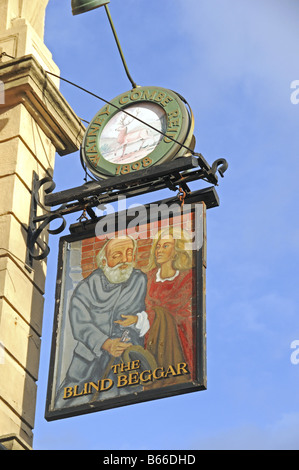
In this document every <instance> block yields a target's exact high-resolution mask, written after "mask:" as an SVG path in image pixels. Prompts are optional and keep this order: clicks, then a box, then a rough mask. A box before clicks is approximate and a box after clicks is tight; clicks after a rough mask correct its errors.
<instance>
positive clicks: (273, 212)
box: [34, 0, 299, 450]
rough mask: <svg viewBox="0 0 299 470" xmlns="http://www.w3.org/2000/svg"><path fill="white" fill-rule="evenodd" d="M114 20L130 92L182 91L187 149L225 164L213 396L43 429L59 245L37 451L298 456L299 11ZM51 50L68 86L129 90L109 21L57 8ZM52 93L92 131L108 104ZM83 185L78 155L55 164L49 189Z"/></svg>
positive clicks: (149, 5)
mask: <svg viewBox="0 0 299 470" xmlns="http://www.w3.org/2000/svg"><path fill="white" fill-rule="evenodd" d="M109 8H110V12H111V15H112V17H113V20H114V23H115V27H116V30H117V32H118V36H119V39H120V42H121V45H122V48H123V51H124V54H125V57H126V61H127V64H128V67H129V70H130V72H131V75H132V76H133V78H134V79H135V81H136V82H137V83H138V84H139V85H148V86H149V85H153V86H154V85H155V86H162V87H165V88H169V89H172V90H175V91H177V92H179V93H180V94H182V95H183V96H184V97H185V98H186V99H187V100H188V102H189V103H190V105H191V107H192V110H193V112H194V116H195V136H196V140H197V144H196V151H197V152H201V153H202V154H203V155H204V156H205V158H206V159H207V160H208V161H209V163H213V161H214V160H216V159H217V158H220V157H224V158H226V159H227V161H228V162H229V169H228V171H227V172H226V174H225V178H224V179H221V181H220V184H219V187H218V188H217V192H218V195H219V197H220V207H219V208H216V209H211V210H209V211H208V213H207V230H208V231H207V237H208V268H207V364H208V389H207V391H203V392H198V393H192V394H188V395H182V396H179V397H172V398H168V399H162V400H157V401H153V402H149V403H144V404H137V405H133V406H129V407H123V408H118V409H115V410H108V411H103V412H98V413H93V414H89V415H85V416H79V417H75V418H69V419H64V420H60V421H54V422H50V423H48V422H46V421H45V419H44V407H45V397H46V388H47V376H48V365H49V357H50V345H51V334H52V322H53V315H54V295H55V280H56V264H57V247H58V241H59V236H52V237H51V240H50V247H51V253H50V255H49V258H48V276H47V283H46V295H45V313H44V327H43V337H42V352H41V367H40V375H39V380H38V402H37V413H36V424H35V430H34V434H35V439H34V448H35V449H86V450H89V449H123V450H124V449H127V450H130V449H155V450H160V449H173V450H174V449H189V450H193V449H298V448H299V396H298V385H299V364H297V365H296V364H293V363H292V362H291V354H292V352H293V350H292V349H291V346H290V345H291V343H292V342H293V341H294V340H299V321H298V292H299V290H298V258H299V256H298V255H299V242H298V240H299V223H298V210H297V209H296V203H297V198H298V192H299V191H298V183H297V171H298V170H299V159H298V154H299V144H298V123H299V104H297V105H296V104H293V103H292V102H291V99H290V98H291V93H292V91H293V90H292V89H291V83H292V81H294V80H299V62H298V40H299V38H298V36H299V33H298V20H299V5H298V2H297V1H296V0H226V1H225V2H224V1H223V0H162V1H161V0H151V1H150V2H148V1H146V0H111V3H110V5H109ZM45 42H46V44H47V46H48V48H49V49H50V51H51V52H52V54H53V59H54V61H55V62H56V64H57V65H58V66H59V68H60V70H61V76H62V77H65V78H67V79H69V80H71V81H73V82H75V83H77V84H79V85H80V86H83V87H85V88H87V89H88V90H90V91H92V92H94V93H96V94H99V95H100V96H102V97H104V98H105V99H108V100H109V99H112V98H114V97H115V96H117V95H118V94H120V93H122V92H124V91H127V90H129V89H130V87H131V85H130V83H129V81H128V79H127V77H126V75H125V72H124V69H123V67H122V63H121V60H120V57H119V55H118V51H117V49H116V45H115V42H114V39H113V36H112V32H111V30H110V27H109V24H108V20H107V17H106V14H105V10H104V8H101V9H98V10H95V11H93V12H89V13H86V14H84V15H80V16H77V17H73V16H72V15H71V1H70V0H50V2H49V5H48V8H47V18H46V32H45ZM61 91H62V93H63V94H64V96H65V98H66V99H67V100H68V101H69V103H70V105H71V106H72V107H73V109H74V110H75V112H76V113H77V114H78V115H79V116H80V117H81V118H83V119H86V120H87V121H89V120H90V119H91V118H92V117H93V116H94V115H95V114H96V112H97V111H98V110H99V109H100V108H101V107H102V103H101V102H100V101H98V100H96V99H95V98H92V97H90V96H89V95H87V94H85V93H83V92H82V91H80V90H78V89H76V88H74V87H71V86H70V85H67V84H65V83H61ZM66 175H67V176H66ZM83 178H84V174H83V170H82V168H81V166H80V162H79V152H76V153H74V154H71V155H68V156H65V157H59V156H58V155H57V158H56V167H55V174H54V180H55V182H56V184H57V188H56V189H57V190H62V189H68V188H71V187H74V186H77V185H80V184H82V183H83ZM203 186H205V183H197V184H193V188H194V189H195V188H196V189H198V188H200V187H203ZM171 194H172V193H169V192H168V191H164V192H163V193H162V195H161V194H160V195H158V194H154V196H153V195H152V196H151V200H158V199H159V196H161V197H164V196H165V195H166V197H168V196H170V195H171ZM138 202H139V201H138ZM141 202H142V201H141ZM77 217H79V214H78V215H74V216H70V217H69V218H68V220H67V222H68V225H69V224H70V223H72V222H73V221H74V220H76V218H77ZM67 231H68V230H66V231H65V233H67ZM296 357H297V356H296ZM298 357H299V354H298Z"/></svg>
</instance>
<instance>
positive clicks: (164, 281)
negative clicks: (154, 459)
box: [46, 204, 206, 420]
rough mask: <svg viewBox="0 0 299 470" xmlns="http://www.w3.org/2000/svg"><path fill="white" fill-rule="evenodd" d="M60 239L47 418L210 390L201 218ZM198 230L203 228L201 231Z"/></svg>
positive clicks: (187, 216)
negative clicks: (198, 239)
mask: <svg viewBox="0 0 299 470" xmlns="http://www.w3.org/2000/svg"><path fill="white" fill-rule="evenodd" d="M199 206H200V207H201V212H200V214H201V222H200V224H199V227H200V230H201V231H202V233H201V237H202V242H201V244H200V246H199V247H198V246H197V248H196V249H194V246H193V244H192V234H193V236H194V224H195V220H194V219H195V215H194V211H192V210H191V211H190V212H189V213H187V214H184V215H183V216H181V217H169V218H166V219H163V220H159V221H156V222H155V223H151V224H149V223H145V224H144V225H141V226H139V228H138V229H139V230H138V233H137V234H136V232H134V234H133V233H130V230H129V229H128V230H126V231H125V233H114V234H113V237H112V236H110V235H109V234H106V236H105V237H102V238H101V239H99V238H97V237H96V236H95V234H94V233H93V234H92V235H90V236H88V237H86V236H85V235H84V234H80V233H79V234H74V235H69V236H66V237H63V238H62V239H61V242H60V255H59V266H58V278H57V292H56V304H57V308H56V314H55V322H54V330H53V343H52V353H51V364H50V374H49V385H48V397H47V406H46V419H48V420H51V419H59V418H63V417H67V416H71V415H76V414H83V413H86V412H90V411H97V410H101V409H108V408H113V407H117V406H122V405H126V404H133V403H137V402H141V401H147V400H152V399H156V398H163V397H167V396H171V395H175V394H182V393H187V392H191V391H196V390H202V389H205V387H206V385H205V299H204V297H205V237H204V231H205V228H204V226H205V212H204V205H203V204H200V205H199ZM197 230H198V229H197Z"/></svg>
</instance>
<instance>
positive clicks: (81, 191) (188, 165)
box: [45, 157, 198, 207]
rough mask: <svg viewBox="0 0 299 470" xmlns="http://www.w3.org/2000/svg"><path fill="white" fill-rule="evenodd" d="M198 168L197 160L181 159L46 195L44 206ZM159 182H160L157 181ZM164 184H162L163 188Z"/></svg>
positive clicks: (150, 181) (190, 158)
mask: <svg viewBox="0 0 299 470" xmlns="http://www.w3.org/2000/svg"><path fill="white" fill-rule="evenodd" d="M196 167H198V164H197V159H196V158H195V157H181V158H178V159H176V160H173V161H172V162H169V163H167V164H164V165H163V164H162V165H159V166H156V167H150V168H147V169H144V170H139V171H138V172H136V173H133V174H128V175H120V176H117V178H115V177H112V178H109V179H107V180H102V181H101V182H95V181H92V182H89V183H86V184H84V185H82V186H78V187H76V188H72V189H66V190H65V191H60V192H58V193H52V194H46V195H45V205H46V206H51V207H52V206H57V205H59V204H65V203H67V202H71V201H74V200H76V199H77V200H78V199H83V198H84V197H89V196H97V195H99V194H101V193H104V192H106V191H108V190H112V189H113V190H117V189H120V188H122V190H125V188H126V187H128V186H132V185H134V184H135V185H137V184H138V186H140V184H144V183H145V182H146V183H147V184H149V183H153V184H154V182H155V180H157V179H159V178H161V177H163V176H171V175H172V173H173V172H178V171H179V172H182V171H186V170H189V169H193V168H196ZM159 181H160V180H159ZM165 186H166V184H165V183H164V187H165Z"/></svg>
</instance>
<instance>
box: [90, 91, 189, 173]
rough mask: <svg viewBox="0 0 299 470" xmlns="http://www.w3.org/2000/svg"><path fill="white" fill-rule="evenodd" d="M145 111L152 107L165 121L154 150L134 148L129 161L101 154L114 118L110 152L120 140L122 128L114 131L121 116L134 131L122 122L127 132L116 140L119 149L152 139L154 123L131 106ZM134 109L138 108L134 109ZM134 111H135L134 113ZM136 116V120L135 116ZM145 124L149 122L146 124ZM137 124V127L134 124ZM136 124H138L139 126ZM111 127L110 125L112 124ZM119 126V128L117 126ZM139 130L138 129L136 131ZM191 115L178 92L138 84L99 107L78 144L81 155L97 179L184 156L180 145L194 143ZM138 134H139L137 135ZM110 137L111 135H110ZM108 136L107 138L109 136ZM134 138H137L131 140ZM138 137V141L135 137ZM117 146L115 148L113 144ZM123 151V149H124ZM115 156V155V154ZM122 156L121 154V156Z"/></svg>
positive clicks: (134, 170)
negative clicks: (147, 150)
mask: <svg viewBox="0 0 299 470" xmlns="http://www.w3.org/2000/svg"><path fill="white" fill-rule="evenodd" d="M138 106H139V108H140V110H142V107H143V110H144V111H145V110H146V109H147V107H148V109H150V108H149V107H152V106H155V108H157V109H158V110H160V111H159V113H162V114H163V116H164V118H165V119H164V120H165V132H163V131H162V129H161V131H162V132H163V134H164V135H163V134H157V132H156V135H159V137H160V141H159V142H158V143H157V144H156V146H155V147H153V150H152V151H150V152H149V153H145V154H144V155H143V156H142V152H141V151H140V149H139V153H140V155H139V157H138V151H136V149H135V155H137V156H136V157H135V158H133V159H132V160H131V161H130V159H129V160H128V159H127V160H126V159H125V160H124V161H123V162H122V159H121V158H120V159H119V160H111V161H110V160H109V159H107V158H106V155H103V151H102V150H101V148H102V147H101V145H100V141H101V137H102V135H103V132H104V131H105V129H107V128H108V126H110V123H112V122H113V119H117V117H118V116H119V118H118V121H115V123H114V134H115V136H114V139H111V138H110V139H108V140H107V141H108V143H109V142H110V141H111V140H112V141H114V144H113V145H114V147H113V146H112V143H111V144H110V143H109V145H111V146H112V147H111V148H114V150H113V152H114V153H117V142H119V141H120V136H121V131H119V133H118V134H116V132H117V131H116V128H117V122H118V125H120V124H119V121H120V119H130V120H131V124H130V125H134V128H135V130H134V129H133V131H132V130H131V132H130V131H128V129H129V127H128V126H125V125H123V130H124V129H126V130H125V131H124V132H125V133H126V137H124V136H123V133H122V138H121V139H122V140H121V142H122V141H123V143H119V144H118V145H119V150H121V148H122V149H127V147H129V148H130V146H132V145H133V146H134V142H135V146H136V142H140V144H138V145H140V146H141V147H143V145H146V142H151V140H152V139H153V135H152V136H150V133H153V132H154V131H153V129H156V125H154V126H153V125H150V124H149V123H148V122H147V120H144V119H143V120H142V119H140V118H138V115H136V116H134V114H132V113H133V109H134V108H135V109H138ZM136 112H137V111H136ZM136 112H135V114H136ZM135 118H136V119H135ZM146 123H147V124H148V125H146ZM136 126H137V127H136ZM138 126H139V127H138ZM111 127H112V128H113V126H111ZM117 129H118V128H117ZM137 129H139V132H138V130H137ZM193 131H194V118H193V114H192V112H191V110H189V111H188V109H187V107H186V103H185V101H184V98H182V97H181V96H180V95H179V94H178V93H175V92H174V91H172V90H168V89H165V88H162V87H153V86H148V87H147V86H143V87H137V88H134V89H133V90H130V91H128V92H124V93H122V94H120V95H119V96H117V97H116V98H114V99H112V100H111V101H110V102H109V103H107V104H106V105H105V106H104V107H103V108H101V109H100V110H99V111H98V112H97V113H96V115H95V116H94V118H93V119H92V120H91V122H90V123H89V125H88V127H87V129H86V132H85V134H84V138H83V141H82V145H81V158H82V160H83V162H84V164H85V165H86V167H87V168H88V169H89V170H90V172H91V173H92V174H93V176H95V177H96V178H98V179H105V178H109V177H113V176H115V177H117V176H121V175H124V174H133V173H135V172H138V171H140V170H143V169H146V168H149V167H151V166H153V165H156V164H160V163H164V162H167V161H170V160H171V159H172V158H177V157H180V156H184V154H186V149H185V148H182V146H181V145H180V144H183V145H185V146H187V147H190V146H191V147H193V146H194V143H195V142H194V136H193ZM144 132H145V133H146V132H148V133H149V136H148V137H146V136H142V135H141V134H142V133H144ZM137 134H138V135H137ZM111 136H112V135H111ZM111 136H110V137H111ZM134 138H136V141H134ZM138 139H139V140H138ZM115 145H116V147H115ZM123 151H124V150H123ZM115 158H116V157H115ZM122 158H123V157H122Z"/></svg>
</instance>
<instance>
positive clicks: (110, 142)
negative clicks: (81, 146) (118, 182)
mask: <svg viewBox="0 0 299 470" xmlns="http://www.w3.org/2000/svg"><path fill="white" fill-rule="evenodd" d="M126 110H127V111H129V114H125V113H124V112H123V111H120V112H119V113H117V114H116V115H115V116H114V117H113V118H112V119H110V121H109V122H108V124H107V125H106V127H105V129H104V130H103V132H102V134H101V138H100V150H101V154H102V155H103V157H104V158H105V159H106V160H108V161H109V162H112V163H132V162H135V161H137V160H140V159H142V158H144V157H146V156H147V155H148V154H149V153H151V152H152V151H153V150H154V149H155V148H156V147H157V145H158V144H159V142H160V141H161V140H162V138H163V134H161V133H159V132H157V131H155V130H154V129H158V131H161V132H163V133H165V132H166V129H167V116H166V113H165V112H164V110H163V109H162V108H161V106H159V105H158V104H154V103H150V104H149V103H146V104H145V103H140V104H139V105H131V106H128V107H127V108H126ZM134 117H135V118H139V119H140V120H142V121H143V122H146V123H148V124H150V125H151V126H152V128H153V129H152V128H151V127H149V126H146V125H145V124H143V123H142V122H140V121H139V120H137V119H134Z"/></svg>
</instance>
